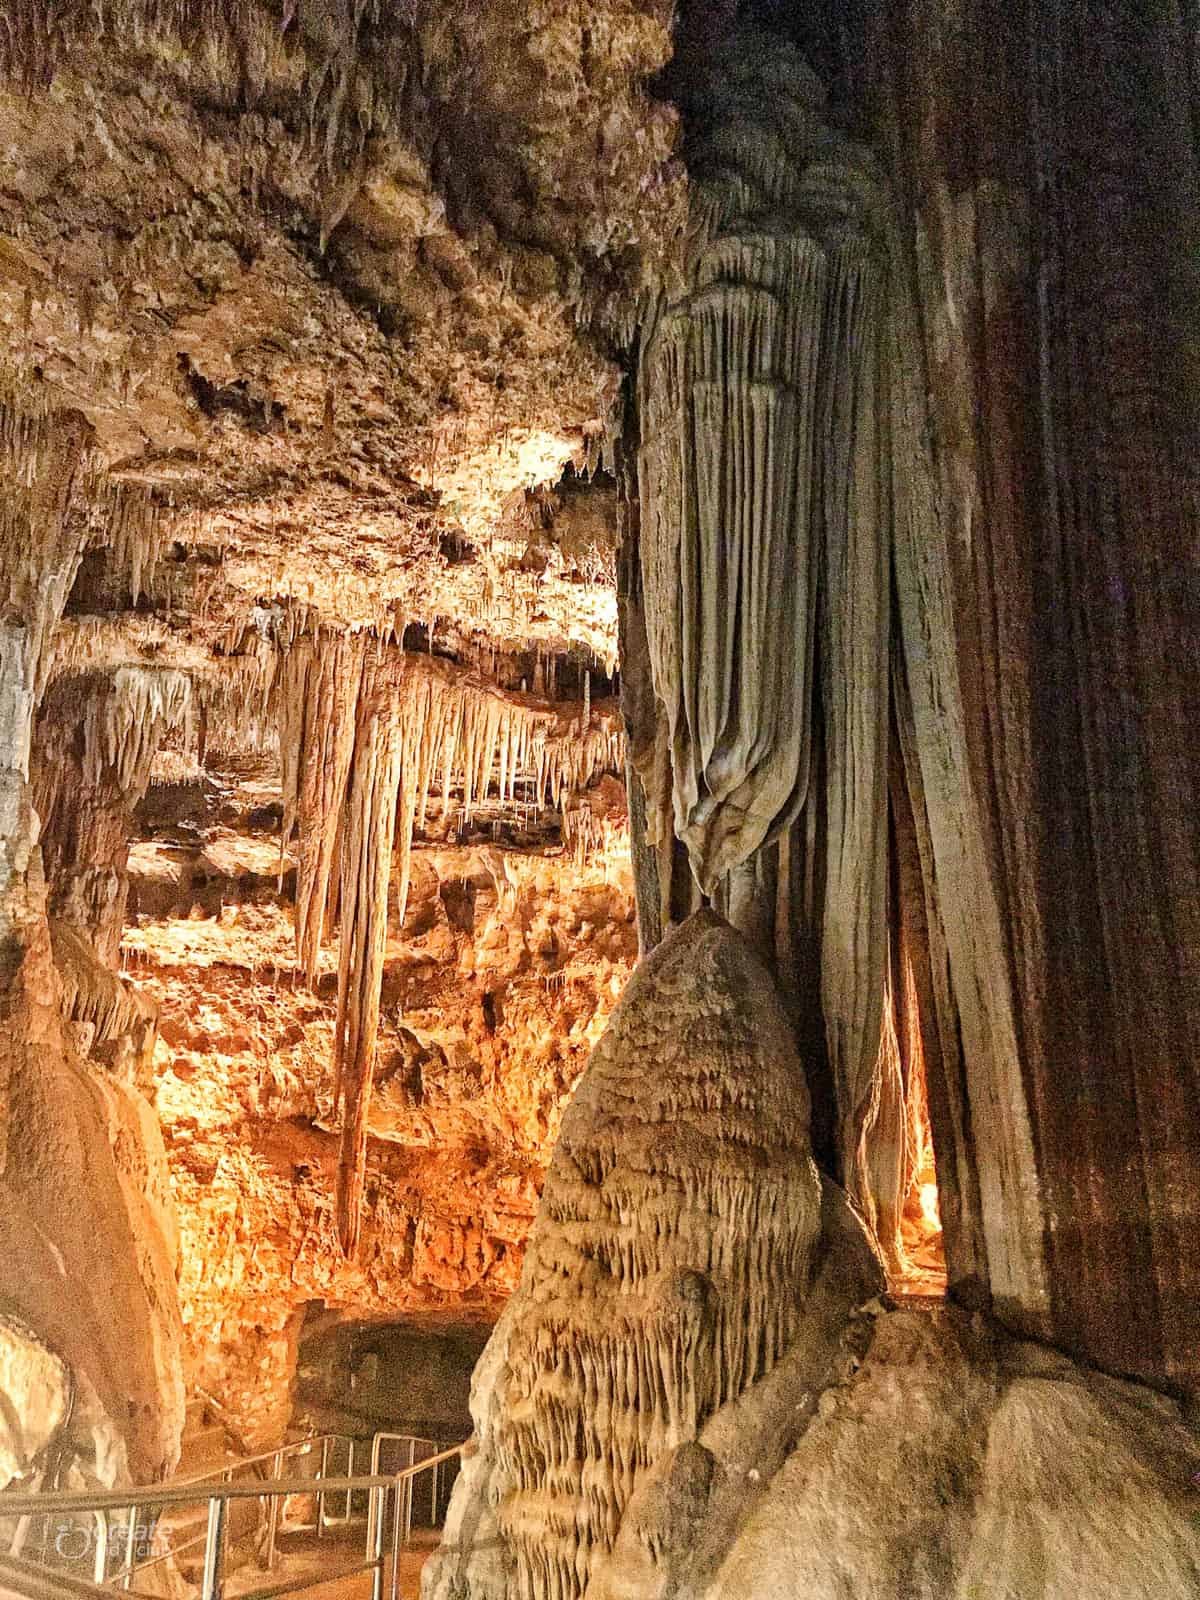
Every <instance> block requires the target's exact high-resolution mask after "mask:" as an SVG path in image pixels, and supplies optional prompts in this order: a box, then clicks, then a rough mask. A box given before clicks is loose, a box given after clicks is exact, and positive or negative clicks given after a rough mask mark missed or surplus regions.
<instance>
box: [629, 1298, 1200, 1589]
mask: <svg viewBox="0 0 1200 1600" xmlns="http://www.w3.org/2000/svg"><path fill="white" fill-rule="evenodd" d="M1198 1461H1200V1438H1198V1437H1197V1435H1196V1433H1195V1432H1194V1430H1192V1429H1189V1428H1187V1427H1185V1426H1184V1425H1183V1423H1182V1422H1181V1420H1180V1417H1179V1413H1178V1411H1177V1409H1176V1408H1175V1407H1174V1406H1173V1405H1172V1404H1171V1403H1170V1402H1169V1401H1165V1400H1162V1399H1161V1398H1160V1397H1159V1396H1157V1395H1154V1394H1152V1393H1151V1392H1149V1391H1148V1390H1145V1389H1140V1388H1138V1387H1136V1386H1134V1385H1132V1384H1123V1383H1118V1382H1115V1381H1113V1380H1110V1379H1107V1378H1103V1377H1101V1376H1100V1375H1099V1374H1097V1373H1094V1372H1089V1371H1087V1370H1086V1369H1084V1368H1080V1367H1078V1366H1075V1365H1074V1364H1072V1363H1071V1362H1069V1361H1067V1360H1065V1359H1064V1358H1062V1357H1060V1356H1057V1355H1055V1354H1053V1353H1051V1352H1048V1351H1046V1350H1044V1349H1043V1348H1040V1347H1037V1346H1032V1345H1021V1344H1015V1343H1013V1342H1011V1341H1008V1340H1006V1339H1005V1338H1004V1337H1003V1336H1002V1335H999V1334H998V1332H997V1330H995V1329H994V1327H991V1326H989V1325H988V1324H986V1323H985V1322H984V1321H983V1320H982V1319H978V1320H977V1321H975V1322H971V1321H969V1320H968V1318H967V1317H966V1315H965V1314H963V1313H961V1312H953V1311H940V1312H900V1313H892V1314H889V1315H885V1316H882V1317H879V1318H878V1319H877V1323H876V1328H875V1332H874V1336H873V1338H872V1339H871V1341H870V1348H869V1349H868V1350H867V1351H866V1353H865V1355H864V1356H863V1359H862V1364H861V1367H859V1368H858V1370H857V1371H856V1372H854V1373H853V1375H852V1376H848V1377H847V1378H846V1379H845V1381H843V1382H842V1383H840V1384H838V1385H837V1386H836V1387H834V1388H830V1389H827V1390H826V1391H825V1392H824V1394H823V1395H822V1396H821V1399H820V1402H819V1404H818V1407H817V1415H816V1417H815V1418H814V1419H813V1421H812V1423H811V1424H810V1426H809V1428H808V1430H807V1432H806V1433H805V1435H804V1438H803V1439H802V1440H801V1442H800V1444H799V1445H798V1447H797V1448H796V1449H795V1450H794V1451H793V1452H792V1453H791V1455H790V1456H789V1458H788V1460H787V1462H786V1464H785V1465H784V1466H783V1467H782V1469H781V1470H780V1471H779V1473H778V1474H777V1475H776V1476H775V1478H774V1479H773V1480H772V1481H771V1483H770V1484H769V1486H768V1487H766V1488H765V1489H764V1490H763V1491H762V1492H761V1494H760V1496H759V1498H758V1503H757V1505H756V1506H755V1507H754V1508H753V1510H752V1511H751V1512H750V1513H749V1515H748V1516H747V1517H746V1518H745V1520H744V1521H743V1523H742V1526H741V1528H740V1530H739V1532H738V1534H737V1537H736V1540H735V1541H734V1543H733V1545H732V1548H731V1549H730V1550H729V1552H728V1554H727V1556H726V1557H725V1560H724V1561H723V1562H722V1563H721V1565H720V1568H719V1570H718V1571H717V1572H716V1573H715V1576H714V1575H710V1576H709V1577H708V1581H706V1582H702V1583H698V1584H696V1585H695V1586H694V1587H689V1588H688V1589H687V1591H686V1592H687V1593H689V1594H693V1595H696V1596H700V1595H704V1596H712V1597H713V1600H717V1597H720V1600H735V1597H738V1600H740V1597H742V1596H744V1595H750V1594H752V1595H755V1596H761V1597H762V1600H776V1597H778V1600H791V1597H793V1596H795V1597H799V1596H801V1595H803V1596H805V1597H806V1600H808V1597H812V1600H835V1597H837V1600H840V1597H842V1596H846V1595H849V1594H853V1595H854V1596H855V1597H856V1600H859V1597H861V1600H901V1597H902V1596H904V1597H911V1600H968V1597H971V1596H983V1597H986V1600H1015V1597H1017V1596H1019V1597H1020V1600H1070V1597H1072V1596H1075V1595H1079V1594H1081V1593H1083V1594H1087V1595H1089V1596H1090V1595H1095V1596H1097V1597H1101V1600H1151V1597H1153V1596H1160V1595H1169V1596H1172V1597H1176V1600H1184V1597H1185V1596H1189V1595H1193V1594H1194V1593H1195V1592H1196V1584H1197V1581H1198V1579H1200V1525H1198V1522H1197V1515H1196V1513H1197V1508H1198V1504H1200V1499H1198V1496H1197V1493H1196V1487H1195V1482H1194V1477H1195V1472H1196V1465H1197V1462H1198ZM621 1592H622V1593H623V1594H624V1595H625V1596H626V1600H633V1596H634V1595H635V1594H637V1595H642V1594H647V1595H648V1594H650V1593H654V1594H659V1593H662V1592H664V1591H660V1590H642V1589H634V1588H627V1589H625V1590H623V1591H621Z"/></svg>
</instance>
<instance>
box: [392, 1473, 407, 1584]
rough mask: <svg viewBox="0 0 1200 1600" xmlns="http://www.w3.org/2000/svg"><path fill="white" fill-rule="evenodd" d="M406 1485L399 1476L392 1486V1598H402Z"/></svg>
mask: <svg viewBox="0 0 1200 1600" xmlns="http://www.w3.org/2000/svg"><path fill="white" fill-rule="evenodd" d="M403 1496H404V1486H403V1484H402V1483H401V1481H400V1479H399V1478H397V1479H396V1481H395V1484H394V1485H393V1488H392V1593H391V1600H400V1557H401V1555H402V1553H403V1551H404V1535H403V1532H402V1530H401V1505H402V1504H403Z"/></svg>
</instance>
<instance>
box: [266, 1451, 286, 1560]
mask: <svg viewBox="0 0 1200 1600" xmlns="http://www.w3.org/2000/svg"><path fill="white" fill-rule="evenodd" d="M271 1475H272V1476H273V1477H274V1479H275V1481H276V1482H278V1481H279V1479H280V1478H282V1477H283V1451H282V1450H277V1451H276V1452H275V1456H274V1459H273V1461H272V1463H271ZM279 1501H280V1497H279V1495H277V1494H273V1495H271V1497H270V1498H269V1500H268V1501H267V1571H268V1572H274V1571H275V1539H276V1537H277V1535H278V1533H279Z"/></svg>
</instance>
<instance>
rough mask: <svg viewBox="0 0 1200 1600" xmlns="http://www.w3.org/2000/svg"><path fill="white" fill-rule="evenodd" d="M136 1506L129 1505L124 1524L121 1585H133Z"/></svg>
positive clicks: (123, 1586)
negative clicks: (123, 1555) (123, 1561)
mask: <svg viewBox="0 0 1200 1600" xmlns="http://www.w3.org/2000/svg"><path fill="white" fill-rule="evenodd" d="M137 1533H138V1508H137V1506H130V1508H129V1521H128V1523H127V1524H126V1526H125V1564H124V1566H123V1567H122V1568H121V1587H122V1589H125V1590H128V1589H130V1588H132V1587H133V1569H134V1566H135V1565H136V1562H137Z"/></svg>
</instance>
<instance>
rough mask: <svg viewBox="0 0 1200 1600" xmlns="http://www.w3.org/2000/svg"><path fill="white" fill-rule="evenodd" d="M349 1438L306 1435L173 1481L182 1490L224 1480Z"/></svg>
mask: <svg viewBox="0 0 1200 1600" xmlns="http://www.w3.org/2000/svg"><path fill="white" fill-rule="evenodd" d="M350 1437H351V1435H350V1434H348V1433H313V1434H307V1435H306V1436H305V1437H304V1438H303V1439H293V1440H292V1442H291V1444H281V1445H280V1446H279V1448H278V1449H277V1450H264V1451H263V1452H262V1453H261V1455H257V1456H238V1457H236V1458H235V1459H234V1460H233V1461H227V1462H226V1463H225V1465H224V1466H223V1467H210V1468H209V1469H208V1471H207V1472H197V1473H194V1474H193V1475H192V1476H191V1477H190V1478H179V1479H177V1480H174V1481H175V1482H177V1484H178V1486H179V1487H180V1488H182V1487H183V1486H184V1485H186V1484H192V1483H208V1482H210V1481H211V1480H212V1479H213V1478H224V1477H226V1476H227V1475H228V1474H229V1473H233V1472H241V1471H242V1470H243V1469H244V1468H246V1467H258V1466H261V1465H262V1463H263V1462H264V1461H272V1462H274V1461H279V1460H281V1459H282V1458H283V1457H284V1456H294V1455H308V1454H309V1453H310V1452H311V1451H312V1450H314V1449H315V1448H316V1446H317V1445H323V1444H325V1443H326V1441H329V1442H331V1443H332V1442H336V1441H337V1440H339V1439H342V1440H345V1439H349V1438H350Z"/></svg>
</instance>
